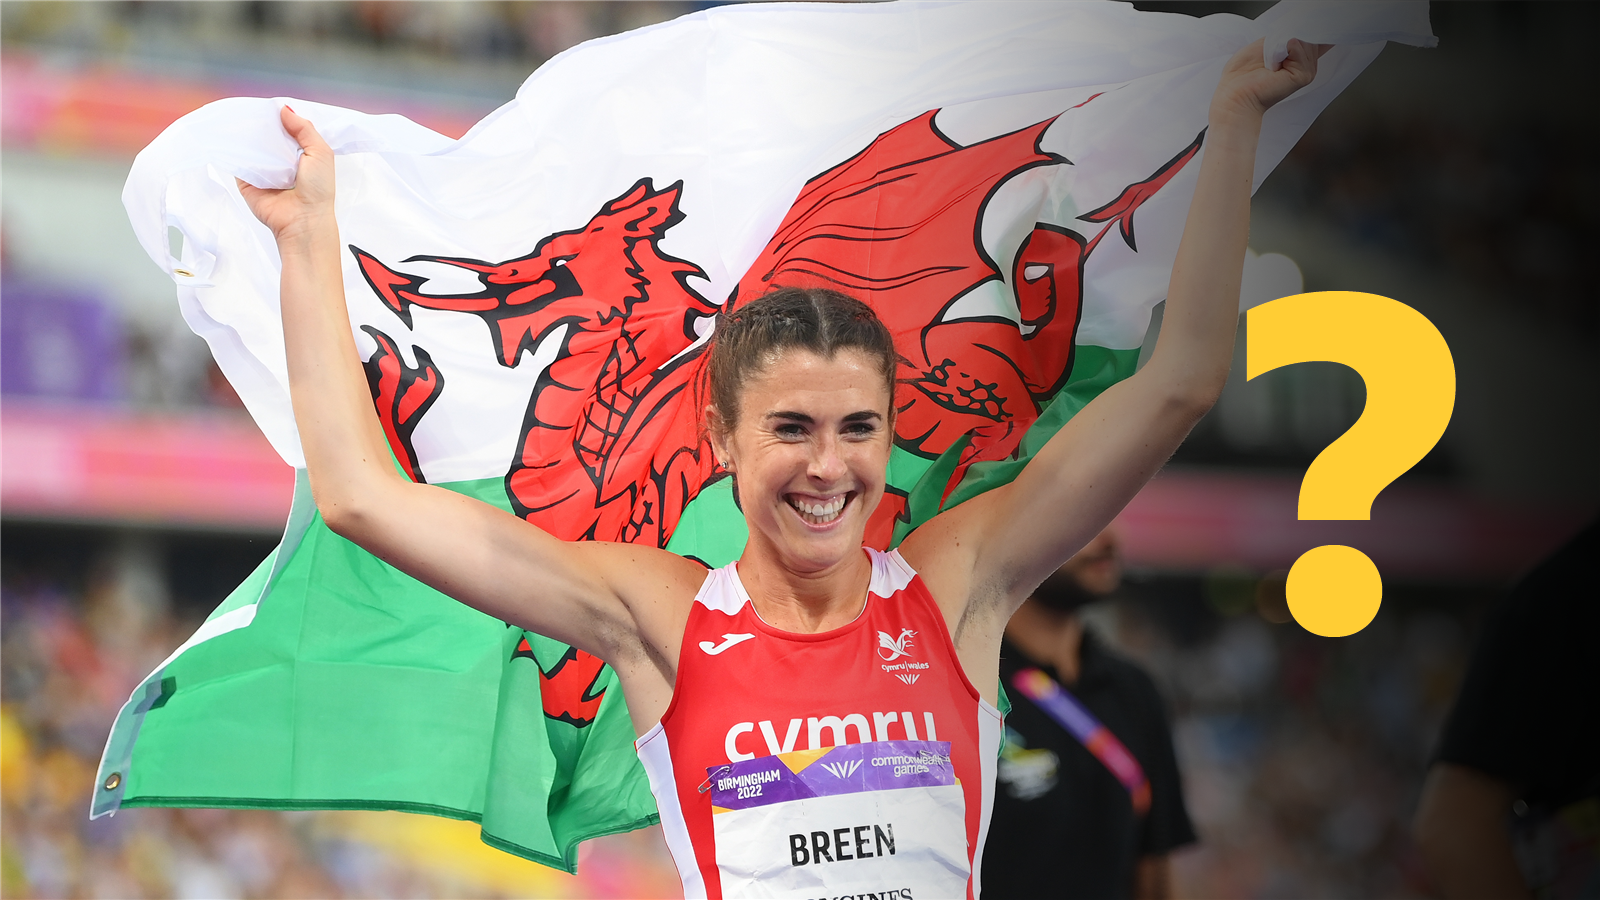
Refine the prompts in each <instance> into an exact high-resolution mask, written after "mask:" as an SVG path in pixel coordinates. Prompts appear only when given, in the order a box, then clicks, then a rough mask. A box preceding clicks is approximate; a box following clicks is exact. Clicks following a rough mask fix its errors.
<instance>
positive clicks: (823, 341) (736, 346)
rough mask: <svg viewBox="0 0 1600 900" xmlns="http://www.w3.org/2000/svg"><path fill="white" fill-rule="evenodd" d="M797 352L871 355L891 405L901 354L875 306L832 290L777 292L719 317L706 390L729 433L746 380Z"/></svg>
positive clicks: (710, 351)
mask: <svg viewBox="0 0 1600 900" xmlns="http://www.w3.org/2000/svg"><path fill="white" fill-rule="evenodd" d="M793 349H800V350H809V351H811V352H812V353H815V354H817V355H818V356H821V357H823V358H825V359H832V358H833V356H834V355H835V354H837V353H838V352H839V351H840V350H847V349H854V350H860V351H862V352H864V353H866V354H867V355H868V356H870V357H872V358H873V359H874V360H875V361H876V362H877V364H878V368H879V371H880V372H882V374H883V381H884V385H885V386H886V387H887V388H888V389H889V397H890V401H891V406H892V403H893V398H894V386H895V367H896V365H897V363H898V362H899V355H898V354H897V353H895V349H894V335H892V334H891V333H890V332H889V328H888V326H886V325H884V324H883V321H882V320H881V319H879V318H878V314H877V313H875V312H873V311H872V307H870V306H868V305H866V304H865V303H862V302H861V301H860V300H857V299H855V298H854V297H850V296H847V295H845V294H841V293H839V292H838V291H832V290H828V289H827V288H800V287H785V288H778V289H777V290H775V291H773V292H772V293H770V294H767V295H765V296H763V297H760V298H758V299H756V300H752V301H750V302H749V303H747V304H745V305H744V306H741V307H739V308H738V309H736V310H734V311H733V312H731V313H727V314H724V315H721V316H718V319H717V327H716V330H715V331H714V332H713V333H712V336H711V345H710V348H709V351H708V352H709V354H710V359H709V361H708V362H707V365H706V368H705V389H707V390H708V392H709V394H710V400H711V404H712V406H714V407H716V410H717V416H718V418H719V419H720V420H721V421H720V423H719V425H720V427H721V428H722V429H723V430H724V431H725V432H726V431H732V430H733V428H734V426H735V425H736V424H737V423H738V416H739V392H740V389H741V388H742V387H743V385H744V383H745V381H746V379H748V378H749V377H750V376H751V375H754V374H757V373H759V372H761V371H762V370H763V369H765V368H766V367H767V366H769V365H771V364H772V362H773V360H775V359H776V358H777V357H778V355H779V354H781V353H783V352H784V351H785V350H793ZM891 414H892V411H891Z"/></svg>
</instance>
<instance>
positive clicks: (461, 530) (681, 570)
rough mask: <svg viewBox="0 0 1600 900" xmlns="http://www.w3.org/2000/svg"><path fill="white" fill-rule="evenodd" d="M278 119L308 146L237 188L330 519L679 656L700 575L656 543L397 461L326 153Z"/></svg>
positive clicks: (537, 609) (577, 638)
mask: <svg viewBox="0 0 1600 900" xmlns="http://www.w3.org/2000/svg"><path fill="white" fill-rule="evenodd" d="M282 120H283V125H284V128H285V129H286V130H287V131H288V132H289V134H290V135H291V136H293V137H294V138H295V140H296V141H298V142H299V144H300V147H301V150H302V151H303V155H302V156H301V159H300V164H299V170H298V174H297V177H296V181H295V185H294V187H292V188H289V189H286V190H265V189H261V188H256V187H253V186H251V185H249V184H246V183H244V182H242V181H241V182H239V190H240V192H241V193H242V194H243V195H244V198H245V200H246V202H247V203H249V205H250V209H251V211H252V212H254V213H255V215H256V217H257V218H259V219H260V220H261V221H262V222H263V223H265V224H266V225H267V227H268V228H270V229H271V230H272V232H273V235H274V236H275V237H276V239H277V243H278V251H279V254H280V256H281V258H282V264H283V270H282V284H281V292H282V296H281V304H282V311H283V331H284V344H285V347H286V350H287V354H288V366H289V388H290V394H291V397H292V399H293V402H294V415H295V422H296V424H297V425H298V427H299V431H300V441H301V446H302V448H303V449H304V451H305V458H306V468H307V471H308V474H309V476H310V481H311V491H312V494H313V496H314V497H315V499H316V503H317V508H318V510H320V511H321V513H322V516H323V520H324V521H325V522H326V523H327V525H328V527H329V528H331V529H332V530H333V531H335V532H336V533H338V534H340V535H342V536H344V537H346V538H349V539H350V540H352V541H354V542H355V543H357V544H359V545H361V546H362V547H363V548H365V549H366V550H368V551H370V552H372V553H373V554H375V555H376V556H378V557H379V558H381V559H383V560H384V561H386V562H388V563H390V564H392V565H394V566H395V567H396V568H399V569H400V570H401V571H404V572H406V573H407V574H409V575H412V576H414V577H416V578H417V579H419V580H421V581H423V582H425V583H427V584H429V585H432V586H433V587H435V588H437V589H439V590H440V591H443V592H444V593H446V594H448V595H450V596H451V597H454V598H456V599H457V600H460V601H461V602H463V603H466V604H467V605H469V606H472V607H474V608H476V609H479V610H482V611H483V612H486V613H488V614H489V615H492V616H494V617H496V618H499V619H503V620H505V621H507V622H512V623H515V624H517V625H519V626H522V627H525V628H529V629H532V630H536V631H538V632H540V633H541V634H547V635H549V636H551V637H554V638H557V639H558V640H562V641H565V642H567V643H570V644H572V645H574V646H577V647H579V648H581V649H583V650H587V651H589V652H591V653H595V654H596V655H599V656H601V657H602V658H604V659H606V660H607V661H608V662H611V663H612V664H613V665H614V666H617V667H618V668H619V670H620V669H621V668H622V667H623V666H625V665H627V664H628V663H629V661H630V659H635V658H637V660H638V661H640V662H643V663H644V664H646V665H654V664H653V663H652V662H651V661H652V660H657V661H659V660H660V659H666V660H673V659H676V656H677V646H676V632H681V630H682V623H681V622H679V621H677V618H678V607H682V609H683V610H687V604H686V603H679V604H674V603H673V602H672V601H673V600H674V599H677V598H692V597H693V595H694V592H695V590H696V589H697V588H698V586H699V582H700V579H701V578H702V577H703V575H704V570H703V569H700V568H699V567H698V566H696V565H695V564H694V563H692V562H690V561H688V560H684V559H681V558H680V557H677V556H675V555H673V554H670V553H666V552H665V551H661V550H657V549H655V548H652V547H636V546H632V545H626V544H600V543H569V542H566V541H561V540H558V539H557V538H555V537H552V536H551V535H549V534H547V533H546V532H544V531H542V530H540V529H539V528H537V527H535V526H533V525H531V524H529V523H527V522H524V521H522V520H521V519H518V518H516V517H515V516H512V515H510V514H508V513H505V512H502V511H501V510H498V509H496V508H494V507H492V506H490V505H488V504H486V503H482V502H479V501H477V500H474V499H471V498H468V497H465V496H462V495H460V494H457V493H454V492H452V491H448V490H445V489H443V488H439V487H434V486H430V485H425V484H415V483H413V482H411V481H410V480H408V479H407V478H405V477H404V476H403V475H402V474H400V472H399V471H398V470H397V469H396V468H395V467H394V465H393V464H392V462H391V461H390V458H389V448H388V444H387V442H386V440H385V438H384V435H383V431H382V429H381V427H380V426H379V424H378V420H377V417H376V416H375V414H374V411H373V407H372V401H371V394H370V392H369V389H368V387H367V384H366V381H365V378H364V377H363V375H362V368H361V360H360V358H359V357H358V356H357V354H356V347H355V341H354V339H353V338H352V336H351V333H350V322H349V318H348V313H347V312H346V309H345V297H344V287H343V276H342V273H341V271H340V259H341V257H340V246H341V244H340V240H339V226H338V223H337V222H336V221H335V219H334V204H333V199H334V164H333V151H332V149H331V148H330V147H329V146H328V144H327V143H326V142H325V141H324V140H323V139H322V137H321V136H320V135H318V134H317V132H316V129H315V128H313V127H312V125H311V123H310V122H309V121H308V120H306V119H304V118H302V117H300V116H298V115H296V114H295V113H294V112H293V111H292V110H290V109H288V108H287V107H285V108H284V110H283V112H282ZM619 664H620V665H619ZM655 667H656V668H659V665H655ZM669 684H670V682H669Z"/></svg>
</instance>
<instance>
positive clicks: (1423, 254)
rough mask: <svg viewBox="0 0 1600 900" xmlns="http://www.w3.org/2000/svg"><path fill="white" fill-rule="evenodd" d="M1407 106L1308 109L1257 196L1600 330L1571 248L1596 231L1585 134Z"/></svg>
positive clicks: (1572, 324) (1599, 224) (1595, 183)
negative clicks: (1350, 112)
mask: <svg viewBox="0 0 1600 900" xmlns="http://www.w3.org/2000/svg"><path fill="white" fill-rule="evenodd" d="M1413 113H1414V111H1407V113H1406V114H1399V113H1394V114H1385V113H1383V112H1379V111H1376V110H1371V109H1368V110H1366V111H1364V114H1362V115H1359V116H1350V117H1329V118H1324V119H1320V120H1318V122H1317V123H1316V124H1315V125H1313V126H1312V127H1311V129H1310V130H1309V131H1308V132H1307V133H1306V135H1305V137H1303V138H1302V139H1301V140H1300V143H1299V144H1297V145H1296V146H1295V148H1294V150H1293V151H1292V152H1291V153H1290V154H1289V157H1288V159H1286V160H1285V161H1284V162H1283V164H1282V165H1280V166H1279V167H1278V169H1277V170H1276V171H1275V172H1274V173H1273V175H1272V177H1271V178H1270V179H1268V181H1267V183H1266V185H1264V186H1263V194H1262V196H1263V199H1268V200H1270V201H1272V202H1278V203H1282V204H1284V205H1286V206H1287V207H1288V208H1289V209H1291V210H1293V211H1294V212H1296V213H1301V214H1306V213H1310V214H1314V215H1316V216H1319V217H1322V218H1325V219H1326V220H1328V221H1330V222H1333V223H1336V224H1337V225H1338V226H1340V227H1341V228H1342V229H1344V230H1345V231H1346V232H1347V233H1348V234H1350V235H1351V236H1353V237H1355V238H1357V239H1358V240H1359V241H1361V242H1362V243H1366V244H1369V245H1373V246H1378V247H1383V248H1385V249H1386V250H1389V251H1391V252H1393V253H1395V254H1396V255H1398V256H1403V257H1406V258H1409V259H1412V260H1414V261H1417V262H1420V263H1423V264H1425V265H1428V266H1431V267H1437V268H1440V269H1443V270H1446V271H1450V272H1453V273H1454V274H1455V275H1456V276H1458V277H1459V278H1460V279H1461V280H1462V281H1465V282H1468V283H1473V284H1477V285H1479V286H1481V287H1483V288H1485V289H1486V293H1489V294H1492V295H1493V296H1496V297H1499V298H1502V299H1503V301H1504V302H1509V303H1515V304H1519V305H1526V308H1527V309H1528V310H1529V311H1530V312H1533V313H1535V314H1537V315H1539V316H1541V317H1548V318H1550V319H1553V320H1555V321H1557V322H1559V323H1560V324H1561V326H1562V327H1563V328H1570V329H1576V330H1581V331H1583V332H1585V333H1587V334H1589V335H1591V336H1592V335H1594V334H1595V332H1596V331H1600V291H1597V289H1596V287H1595V283H1594V279H1593V278H1591V277H1589V276H1588V274H1587V272H1586V270H1585V268H1584V267H1583V266H1582V265H1581V262H1580V261H1581V260H1582V259H1583V253H1582V252H1581V248H1583V247H1587V246H1592V245H1593V244H1594V242H1595V240H1596V239H1597V238H1600V212H1597V210H1600V175H1597V173H1596V170H1595V167H1594V164H1593V151H1592V150H1591V149H1590V147H1589V145H1588V143H1587V142H1586V141H1582V140H1578V139H1575V138H1576V135H1574V134H1571V133H1564V132H1563V129H1562V128H1561V127H1560V123H1557V122H1551V121H1550V120H1549V119H1547V118H1544V117H1541V116H1539V115H1537V114H1529V115H1528V116H1527V119H1526V120H1525V121H1517V120H1516V119H1515V118H1514V117H1513V118H1512V119H1511V121H1507V119H1506V118H1505V117H1497V118H1495V119H1494V120H1492V121H1478V122H1474V123H1467V122H1462V121H1459V120H1456V119H1453V118H1449V117H1445V116H1428V115H1421V116H1419V115H1415V114H1413ZM1573 124H1574V125H1577V123H1573Z"/></svg>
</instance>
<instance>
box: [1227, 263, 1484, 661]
mask: <svg viewBox="0 0 1600 900" xmlns="http://www.w3.org/2000/svg"><path fill="white" fill-rule="evenodd" d="M1245 315H1246V320H1245V323H1246V329H1245V334H1246V338H1245V377H1246V378H1247V379H1253V378H1255V377H1256V376H1257V375H1260V374H1262V373H1264V372H1270V371H1272V370H1273V369H1276V368H1279V367H1281V366H1288V365H1293V364H1295V363H1301V362H1336V363H1342V364H1344V365H1347V366H1349V367H1350V368H1352V369H1355V370H1356V372H1357V373H1359V374H1360V375H1361V378H1362V380H1363V381H1365V382H1366V384H1367V404H1366V408H1365V409H1363V410H1362V411H1361V417H1360V418H1359V419H1357V420H1356V423H1355V424H1354V425H1352V426H1350V430H1348V431H1346V432H1345V433H1344V434H1343V435H1341V436H1340V437H1339V439H1338V440H1336V441H1334V442H1333V443H1331V444H1329V445H1328V446H1327V448H1326V449H1324V450H1323V451H1322V453H1320V454H1318V455H1317V458H1316V459H1315V460H1313V461H1312V463H1311V467H1310V468H1309V469H1307V470H1306V475H1305V478H1304V479H1303V480H1302V481H1301V483H1300V515H1299V517H1300V518H1301V519H1365V520H1370V519H1371V518H1372V501H1373V500H1375V499H1377V496H1378V493H1379V492H1380V491H1382V490H1383V489H1384V488H1386V487H1388V486H1389V483H1390V482H1392V481H1394V480H1395V479H1396V478H1399V477H1400V476H1401V475H1402V474H1404V473H1405V471H1406V470H1407V469H1409V468H1411V467H1412V466H1414V465H1416V464H1417V463H1418V462H1419V461H1420V460H1421V459H1422V457H1423V456H1425V455H1427V453H1428V451H1429V450H1431V449H1433V445H1434V444H1436V443H1438V442H1439V437H1440V436H1441V435H1442V434H1444V428H1445V426H1446V425H1448V424H1449V423H1450V413H1451V411H1452V410H1453V409H1454V408H1455V402H1456V367H1455V360H1454V359H1452V358H1451V356H1450V347H1449V346H1448V345H1446V344H1445V342H1444V337H1443V336H1442V335H1440V334H1439V329H1437V328H1435V327H1433V323H1432V322H1429V321H1428V320H1427V318H1426V317H1424V316H1423V315H1422V313H1419V312H1417V311H1416V310H1414V309H1412V308H1411V307H1409V306H1406V305H1405V304H1404V303H1400V302H1398V301H1395V300H1390V299H1389V298H1388V297H1380V296H1378V295H1377V294H1363V293H1358V292H1355V291H1319V292H1316V293H1310V294H1296V295H1294V296H1292V297H1284V298H1283V299H1281V300H1273V301H1271V302H1269V303H1263V304H1261V305H1260V306H1256V307H1253V308H1252V309H1251V310H1250V311H1249V312H1248V313H1246V314H1245ZM1285 590H1286V592H1287V594H1288V599H1289V612H1290V613H1291V614H1293V615H1294V618H1295V621H1297V622H1299V623H1300V625H1301V626H1302V627H1304V628H1305V629H1306V630H1307V631H1310V632H1312V633H1314V634H1320V635H1323V636H1324V637H1344V636H1345V635H1350V634H1355V633H1356V632H1358V631H1360V630H1361V629H1363V628H1365V627H1367V623H1368V622H1371V621H1372V617H1373V616H1376V615H1377V614H1378V605H1379V603H1381V602H1382V600H1383V578H1382V577H1381V576H1380V575H1379V574H1378V567H1377V566H1375V565H1373V564H1372V560H1370V559H1368V558H1367V555H1366V554H1365V553H1362V552H1361V551H1360V550H1357V549H1355V548H1354V547H1346V546H1342V545H1339V544H1330V545H1326V546H1322V547H1316V548H1313V549H1311V550H1308V551H1306V552H1305V553H1303V554H1301V556H1300V558H1299V559H1298V560H1296V561H1295V564H1294V566H1293V567H1292V568H1291V569H1290V570H1289V580H1288V584H1287V585H1286V586H1285Z"/></svg>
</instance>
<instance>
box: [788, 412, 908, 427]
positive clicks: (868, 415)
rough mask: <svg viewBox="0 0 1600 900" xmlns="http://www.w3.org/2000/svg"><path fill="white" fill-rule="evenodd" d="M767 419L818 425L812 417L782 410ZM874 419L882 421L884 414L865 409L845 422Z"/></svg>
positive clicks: (849, 416)
mask: <svg viewBox="0 0 1600 900" xmlns="http://www.w3.org/2000/svg"><path fill="white" fill-rule="evenodd" d="M766 418H768V419H788V420H790V421H793V422H799V423H801V424H803V425H813V424H815V423H816V420H815V419H813V418H811V417H810V416H808V415H806V414H805V413H803V412H792V411H790V410H781V409H780V410H774V411H772V412H769V413H767V415H766ZM872 419H877V420H880V421H881V420H882V419H883V413H880V412H878V411H877V410H872V409H863V410H861V411H860V412H853V413H851V414H849V415H847V416H845V417H844V420H845V421H846V422H866V421H870V420H872Z"/></svg>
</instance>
